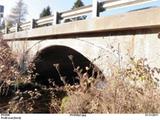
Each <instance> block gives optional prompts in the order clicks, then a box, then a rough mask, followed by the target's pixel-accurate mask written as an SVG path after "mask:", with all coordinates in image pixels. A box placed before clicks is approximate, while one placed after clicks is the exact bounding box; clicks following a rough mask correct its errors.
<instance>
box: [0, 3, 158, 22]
mask: <svg viewBox="0 0 160 120" xmlns="http://www.w3.org/2000/svg"><path fill="white" fill-rule="evenodd" d="M17 1H18V0H0V5H4V7H5V9H4V10H5V11H4V16H6V15H7V14H9V13H10V11H11V8H13V7H14V6H15V4H16V2H17ZM23 1H24V3H26V5H27V9H28V15H27V16H26V18H27V20H29V19H33V18H34V19H37V18H39V14H40V13H41V11H42V10H43V8H45V7H47V6H50V8H51V11H52V12H53V11H58V12H61V11H65V10H69V9H71V8H72V6H73V4H74V2H75V1H76V0H23ZM82 1H83V2H84V4H85V5H89V4H92V0H82ZM150 6H160V0H154V2H152V3H147V4H144V5H140V6H136V7H130V8H123V9H113V10H109V11H108V12H107V13H105V15H111V14H118V13H123V12H125V11H130V10H134V9H138V8H143V7H150Z"/></svg>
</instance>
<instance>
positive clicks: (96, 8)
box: [92, 0, 99, 18]
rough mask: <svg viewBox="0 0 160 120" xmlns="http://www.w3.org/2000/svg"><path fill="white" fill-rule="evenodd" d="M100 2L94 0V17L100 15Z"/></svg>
mask: <svg viewBox="0 0 160 120" xmlns="http://www.w3.org/2000/svg"><path fill="white" fill-rule="evenodd" d="M98 4H99V3H98V1H97V0H92V18H94V17H99V11H98Z"/></svg>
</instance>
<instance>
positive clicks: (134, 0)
mask: <svg viewBox="0 0 160 120" xmlns="http://www.w3.org/2000/svg"><path fill="white" fill-rule="evenodd" d="M152 1H154V0H105V1H102V2H98V1H97V0H93V4H92V5H88V6H84V7H80V8H77V9H74V10H68V11H64V12H55V13H54V15H51V16H48V17H44V18H40V19H37V20H35V19H32V20H31V21H28V22H25V23H22V24H19V25H16V26H14V27H12V28H10V29H8V28H5V30H3V31H2V32H3V33H4V34H9V33H15V32H21V31H26V30H31V29H34V28H39V27H43V26H52V25H56V24H60V23H63V22H64V21H65V20H66V19H71V18H74V17H78V16H82V15H86V14H90V13H91V14H92V18H95V17H99V13H100V12H101V9H100V8H101V7H102V8H103V9H104V10H109V9H113V8H121V7H122V8H123V7H128V6H134V5H140V4H144V3H147V2H152Z"/></svg>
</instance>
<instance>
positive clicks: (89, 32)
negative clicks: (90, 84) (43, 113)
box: [3, 0, 160, 78]
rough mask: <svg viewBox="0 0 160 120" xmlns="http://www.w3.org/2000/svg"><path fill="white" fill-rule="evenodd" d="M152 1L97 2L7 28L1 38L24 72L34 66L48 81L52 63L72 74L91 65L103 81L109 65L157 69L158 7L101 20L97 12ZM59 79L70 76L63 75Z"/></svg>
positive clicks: (159, 64)
mask: <svg viewBox="0 0 160 120" xmlns="http://www.w3.org/2000/svg"><path fill="white" fill-rule="evenodd" d="M151 1H152V0H141V1H139V0H134V1H127V2H126V1H125V2H124V0H118V1H112V0H111V1H110V0H106V1H104V2H102V3H99V2H97V1H95V0H94V2H93V5H88V6H85V7H82V8H79V9H76V10H72V11H65V12H62V13H58V12H56V13H55V14H54V15H53V16H49V17H45V18H42V19H39V20H32V21H30V22H26V23H24V24H21V25H16V26H15V27H12V28H10V29H7V28H6V29H5V31H4V32H5V34H4V35H3V38H4V40H5V41H7V43H8V45H9V46H10V47H11V49H12V51H13V53H14V55H16V58H17V60H18V61H19V63H20V64H21V66H22V67H24V66H25V64H27V63H29V62H31V61H38V62H36V65H37V66H36V67H37V69H38V73H40V74H47V73H48V76H50V75H49V71H48V70H51V69H52V70H53V68H52V67H53V64H61V67H63V68H64V69H65V71H70V70H71V69H73V66H74V65H75V66H81V67H82V68H84V67H85V66H89V65H90V62H91V63H92V64H94V65H95V66H96V67H97V68H99V70H101V71H102V73H103V74H104V75H105V76H106V75H107V74H108V73H109V72H108V71H109V70H110V69H111V68H112V67H113V66H116V65H117V66H120V67H123V66H125V65H127V63H128V60H129V57H133V56H134V57H136V58H147V59H148V62H149V64H150V65H151V66H153V67H154V66H156V67H160V62H159V60H160V46H159V45H160V39H159V38H158V35H159V31H160V8H150V9H144V10H139V11H132V12H128V13H124V14H119V15H114V16H103V17H100V16H99V12H100V11H99V10H98V8H99V7H98V6H99V5H102V6H101V7H103V8H104V9H106V8H107V9H111V8H115V7H128V6H133V5H138V4H144V3H146V2H151ZM88 13H91V14H92V18H91V19H87V20H80V21H72V22H68V23H63V21H64V20H65V19H70V18H73V17H77V16H81V15H84V14H88ZM60 18H61V19H60ZM71 56H74V58H71ZM71 59H72V60H73V61H72V60H71ZM72 62H74V65H73V63H72ZM71 66H72V67H71ZM61 69H62V68H61ZM53 71H56V70H55V68H54V70H53ZM54 74H55V73H54ZM61 74H63V75H62V76H64V75H65V74H74V73H73V72H68V73H63V70H62V73H61ZM73 76H74V75H73ZM41 77H42V78H43V75H42V76H41Z"/></svg>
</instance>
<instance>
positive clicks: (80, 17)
mask: <svg viewBox="0 0 160 120" xmlns="http://www.w3.org/2000/svg"><path fill="white" fill-rule="evenodd" d="M82 6H84V3H83V2H82V1H81V0H77V1H76V2H75V3H74V5H73V7H72V10H74V9H76V8H79V7H82ZM86 18H87V16H86V15H83V16H78V17H75V18H71V19H66V20H65V21H64V22H71V21H77V20H84V19H86Z"/></svg>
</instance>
